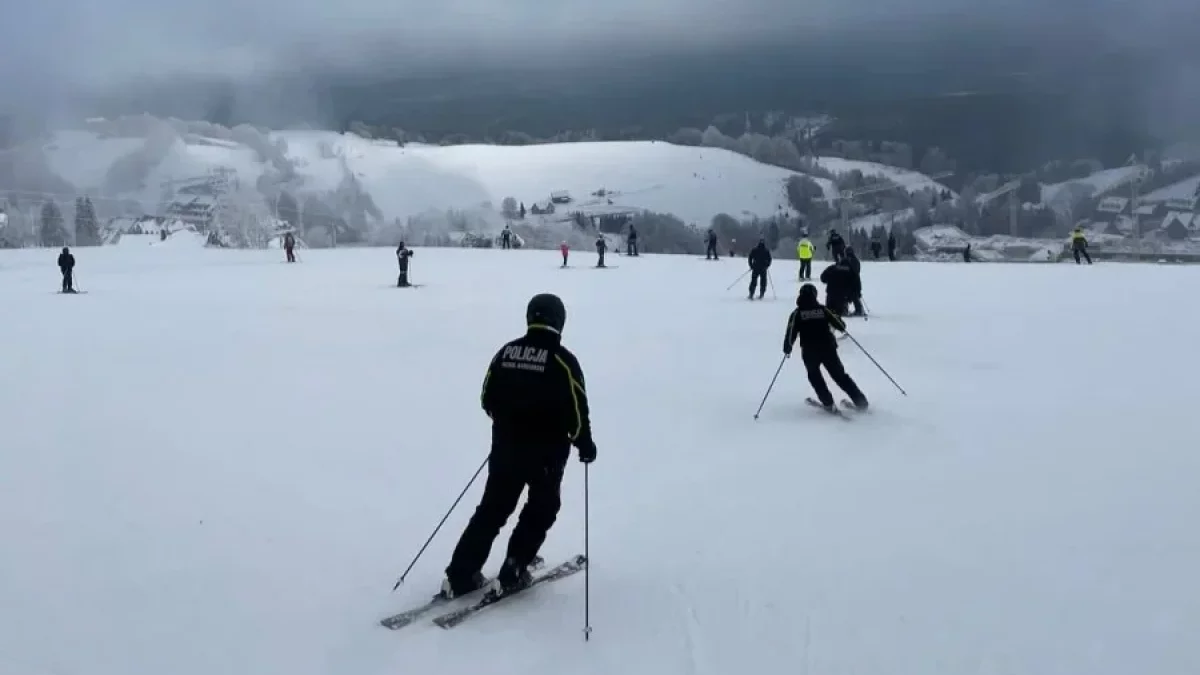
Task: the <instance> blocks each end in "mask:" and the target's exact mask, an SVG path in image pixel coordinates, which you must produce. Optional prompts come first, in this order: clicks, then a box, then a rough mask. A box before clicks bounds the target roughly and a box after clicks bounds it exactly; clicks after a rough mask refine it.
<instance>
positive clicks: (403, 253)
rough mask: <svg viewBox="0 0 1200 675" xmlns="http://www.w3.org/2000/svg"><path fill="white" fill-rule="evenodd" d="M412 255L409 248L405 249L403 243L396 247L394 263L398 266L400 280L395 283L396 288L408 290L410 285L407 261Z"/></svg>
mask: <svg viewBox="0 0 1200 675" xmlns="http://www.w3.org/2000/svg"><path fill="white" fill-rule="evenodd" d="M412 255H413V252H412V249H411V248H405V246H404V242H400V245H399V246H397V247H396V262H397V263H399V264H400V279H399V280H398V281H396V286H397V287H398V288H408V287H409V286H412V284H410V283H408V259H409V258H411V257H412Z"/></svg>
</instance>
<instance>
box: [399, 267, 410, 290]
mask: <svg viewBox="0 0 1200 675" xmlns="http://www.w3.org/2000/svg"><path fill="white" fill-rule="evenodd" d="M396 285H397V286H411V285H412V284H410V283H408V268H407V267H405V268H401V270H400V278H399V279H398V280H397V281H396Z"/></svg>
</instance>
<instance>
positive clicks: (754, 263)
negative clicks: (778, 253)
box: [746, 244, 771, 272]
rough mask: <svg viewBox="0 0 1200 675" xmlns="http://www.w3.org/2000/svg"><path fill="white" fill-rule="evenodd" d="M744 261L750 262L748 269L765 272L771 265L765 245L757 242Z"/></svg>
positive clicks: (769, 254)
mask: <svg viewBox="0 0 1200 675" xmlns="http://www.w3.org/2000/svg"><path fill="white" fill-rule="evenodd" d="M746 261H747V262H749V263H750V269H752V270H755V271H756V272H765V271H767V268H768V267H770V266H771V252H770V251H768V250H767V247H766V246H764V245H762V244H759V245H757V246H755V247H754V248H753V249H751V250H750V255H748V256H746Z"/></svg>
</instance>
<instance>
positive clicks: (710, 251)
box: [704, 228, 721, 260]
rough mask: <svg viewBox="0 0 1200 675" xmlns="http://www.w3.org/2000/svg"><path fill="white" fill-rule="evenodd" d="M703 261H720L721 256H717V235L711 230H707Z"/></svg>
mask: <svg viewBox="0 0 1200 675" xmlns="http://www.w3.org/2000/svg"><path fill="white" fill-rule="evenodd" d="M704 259H705V260H720V259H721V256H720V255H718V254H717V233H716V232H713V231H712V228H709V229H708V243H707V247H706V248H705V249H704Z"/></svg>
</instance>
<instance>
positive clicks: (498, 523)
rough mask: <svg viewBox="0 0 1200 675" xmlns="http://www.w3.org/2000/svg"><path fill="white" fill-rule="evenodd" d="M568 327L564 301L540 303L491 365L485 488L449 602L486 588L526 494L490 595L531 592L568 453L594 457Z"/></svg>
mask: <svg viewBox="0 0 1200 675" xmlns="http://www.w3.org/2000/svg"><path fill="white" fill-rule="evenodd" d="M566 320H567V310H566V308H565V307H564V306H563V302H562V300H561V299H559V298H558V296H556V295H552V294H549V293H542V294H539V295H535V296H534V297H533V299H531V300H530V301H529V306H528V307H527V309H526V311H525V323H526V325H527V326H528V329H527V331H526V333H525V335H523V336H521V337H519V338H517V339H516V340H513V341H511V342H509V343H507V344H505V345H504V346H503V347H501V348H500V351H498V352H497V353H496V355H495V357H493V358H492V363H491V365H490V366H488V371H487V375H486V376H485V377H484V379H483V392H482V395H481V402H482V405H483V410H484V412H486V413H487V414H488V417H491V418H492V451H491V454H490V455H489V457H488V478H487V485H486V486H485V487H484V490H483V497H482V498H481V499H480V502H479V506H478V507H477V508H476V509H475V514H474V515H473V516H471V521H470V522H469V523H467V527H466V529H465V530H464V531H463V533H462V537H461V538H460V539H459V541H458V545H457V546H456V547H455V549H454V555H453V557H452V558H451V559H450V564H449V566H448V567H446V580H445V581H444V582H443V584H442V595H443V596H445V597H449V598H454V597H458V596H460V595H463V594H465V593H470V592H472V591H474V590H477V589H479V588H481V587H482V586H483V584H484V577H483V574H482V571H481V570H482V568H483V565H484V563H486V562H487V559H488V555H489V554H490V553H491V549H492V543H493V542H494V541H495V539H496V536H497V535H499V534H500V529H501V528H503V527H504V523H505V522H506V521H507V520H508V518H509V517H510V516H511V515H512V513H513V511H515V510H516V508H517V503H518V502H519V501H520V499H521V493H522V492H523V491H524V490H525V488H526V486H528V488H529V497H528V499H527V500H526V502H525V508H523V509H522V510H521V515H520V517H519V519H518V520H517V525H516V527H515V528H514V529H513V532H512V536H511V538H509V540H508V551H507V553H506V555H505V557H504V564H503V565H501V567H500V572H499V573H498V574H497V576H496V580H495V582H494V590H496V591H499V592H503V593H511V592H514V591H518V590H520V589H522V588H524V587H526V586H527V585H528V584H529V582H530V580H531V577H530V572H529V566H530V565H532V564H533V563H534V561H535V558H536V557H537V552H538V550H539V549H540V548H541V547H542V543H543V542H544V541H545V540H546V533H547V532H548V531H549V530H550V527H551V526H552V525H553V524H554V521H555V519H556V518H557V517H558V509H559V507H560V506H561V501H560V499H559V489H560V487H561V484H562V479H563V473H564V471H565V469H566V465H567V459H568V457H569V455H570V452H571V446H572V445H574V446H575V447H576V448H578V449H579V461H581V462H584V463H590V462H592V461H595V459H596V444H595V442H593V440H592V428H591V422H590V420H589V413H588V399H587V391H586V390H585V389H584V383H583V371H582V369H580V367H579V361H577V360H576V359H575V355H574V354H572V353H571V352H570V351H569V350H568V349H567V348H566V347H564V346H562V329H563V325H564V324H565V323H566Z"/></svg>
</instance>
